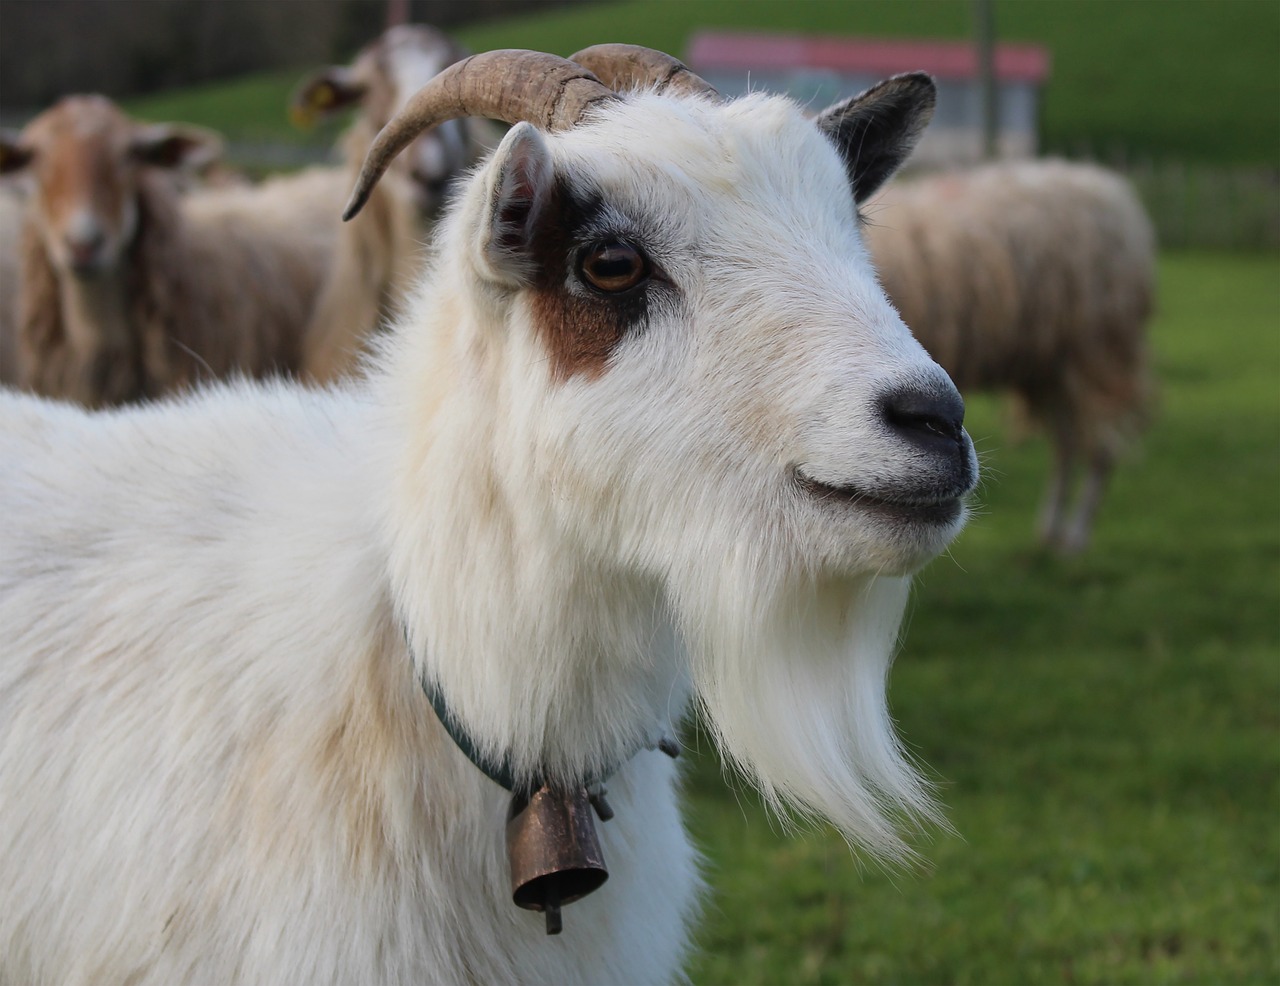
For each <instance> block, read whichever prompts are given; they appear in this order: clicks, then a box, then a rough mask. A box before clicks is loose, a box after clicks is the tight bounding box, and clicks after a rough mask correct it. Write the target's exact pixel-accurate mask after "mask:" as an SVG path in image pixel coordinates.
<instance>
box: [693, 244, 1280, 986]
mask: <svg viewBox="0 0 1280 986" xmlns="http://www.w3.org/2000/svg"><path fill="white" fill-rule="evenodd" d="M1160 274H1161V295H1160V307H1161V313H1160V315H1159V316H1158V318H1157V319H1156V321H1155V323H1154V325H1153V329H1152V332H1153V340H1154V345H1155V351H1156V365H1157V367H1158V372H1159V377H1160V381H1161V384H1162V394H1163V396H1162V405H1161V411H1160V416H1159V418H1158V421H1157V423H1156V424H1155V426H1154V427H1153V429H1152V430H1151V432H1150V433H1149V435H1148V436H1147V440H1146V441H1145V443H1144V447H1143V453H1142V455H1141V457H1140V458H1138V459H1137V460H1136V461H1133V462H1131V463H1128V464H1127V466H1126V467H1125V468H1122V469H1121V470H1120V471H1119V472H1118V474H1117V477H1116V481H1115V485H1114V488H1113V490H1112V495H1111V496H1110V498H1109V500H1108V501H1107V502H1106V503H1105V504H1104V509H1103V512H1102V517H1101V521H1100V524H1099V529H1098V534H1097V541H1096V544H1095V546H1094V549H1093V550H1092V551H1091V552H1090V553H1088V554H1087V555H1085V556H1084V557H1083V558H1080V559H1075V560H1070V561H1059V560H1052V559H1048V558H1046V557H1043V556H1042V555H1040V554H1038V553H1037V552H1035V551H1034V550H1032V548H1031V537H1030V534H1031V528H1032V523H1033V519H1034V516H1035V508H1036V506H1037V499H1038V496H1039V492H1040V483H1041V481H1042V478H1043V475H1044V472H1045V467H1046V453H1045V448H1044V446H1043V443H1042V442H1040V441H1038V440H1031V441H1027V442H1024V443H1022V444H1016V445H1015V444H1014V443H1012V442H1011V441H1010V440H1009V438H1008V437H1007V436H1008V435H1009V433H1010V429H1009V428H1008V427H1007V426H1006V424H1005V422H1004V421H1003V420H1002V413H1001V406H1000V405H999V404H998V403H997V402H994V401H971V414H970V427H971V430H972V433H973V435H974V436H975V439H976V440H977V441H978V443H979V446H980V447H981V448H982V449H983V450H984V463H985V468H986V479H985V481H984V483H983V488H982V496H981V508H980V512H979V516H977V517H976V518H975V520H974V521H973V522H972V524H971V526H970V529H969V530H968V531H966V533H965V534H963V535H962V536H961V539H960V541H959V542H958V544H957V545H956V546H955V548H954V550H953V551H952V552H951V555H950V557H945V558H943V559H940V560H939V561H937V562H935V563H934V564H933V565H932V566H931V567H930V568H929V569H927V570H926V572H925V573H924V574H923V576H922V577H921V578H920V579H919V584H918V589H917V592H916V598H915V603H914V607H913V614H912V618H911V621H910V626H909V629H908V631H907V633H906V636H905V642H904V646H903V649H902V653H901V655H900V657H899V660H898V663H897V665H896V666H895V670H894V676H893V684H892V700H893V705H894V709H895V714H896V715H897V717H898V719H899V722H900V724H901V728H902V733H903V736H904V737H905V739H906V740H907V741H908V744H909V745H910V746H911V748H912V749H913V750H915V751H916V752H917V753H918V754H919V755H920V757H921V758H922V759H923V760H924V761H926V762H927V763H928V764H929V765H930V766H931V767H932V768H933V770H934V771H935V772H936V776H937V777H938V779H939V782H940V785H941V791H942V796H943V798H944V800H945V801H946V802H947V804H948V805H949V807H950V812H949V814H950V817H951V819H952V821H953V822H954V825H955V828H956V830H957V834H955V835H947V834H936V837H935V838H934V839H933V840H932V841H928V842H923V843H921V844H920V847H919V848H920V849H921V851H922V853H923V854H924V855H925V856H926V857H927V859H928V861H929V865H928V867H927V869H922V870H919V871H913V872H893V873H885V872H882V871H880V870H878V869H875V868H866V869H865V870H860V869H859V866H858V865H857V864H856V863H855V861H854V860H853V859H852V858H851V856H850V854H849V852H848V850H847V849H846V848H845V846H844V844H843V843H842V842H841V841H840V840H839V838H838V837H836V836H834V835H832V834H830V833H817V834H810V835H808V836H803V837H786V836H782V835H780V834H778V833H777V832H776V831H775V829H776V825H774V826H771V824H770V821H769V819H768V818H767V817H766V816H765V815H764V814H763V813H762V812H761V811H760V809H759V808H758V806H757V803H756V802H755V800H754V798H753V797H752V795H751V794H750V792H748V791H745V790H743V789H742V787H741V785H736V786H734V787H730V786H727V785H726V784H725V783H724V782H723V780H722V778H721V774H720V767H719V765H718V763H717V761H716V760H715V758H714V756H713V755H711V754H710V753H709V752H707V753H704V754H703V755H701V756H700V757H698V758H696V765H695V768H694V770H693V773H692V778H691V795H692V802H693V806H694V811H693V816H692V818H693V829H694V832H695V834H696V836H697V838H698V840H699V842H700V843H701V845H702V846H703V847H704V849H705V850H706V852H707V855H708V857H709V865H710V869H711V880H712V884H713V887H714V896H713V898H712V900H711V907H710V910H709V913H708V920H707V922H706V924H705V926H704V929H703V933H702V935H701V945H702V951H701V953H700V955H699V956H698V958H697V960H696V961H695V963H694V964H693V966H692V968H691V973H692V978H693V980H694V982H695V983H744V984H745V983H854V982H857V983H974V984H984V983H986V984H996V983H1010V984H1012V983H1038V984H1039V983H1064V984H1066V983H1189V984H1190V983H1276V982H1280V260H1278V259H1277V258H1275V257H1238V256H1224V255H1217V256H1215V255H1200V256H1190V255H1177V256H1170V257H1166V258H1165V259H1164V261H1163V263H1162V265H1161V270H1160ZM704 746H705V744H704Z"/></svg>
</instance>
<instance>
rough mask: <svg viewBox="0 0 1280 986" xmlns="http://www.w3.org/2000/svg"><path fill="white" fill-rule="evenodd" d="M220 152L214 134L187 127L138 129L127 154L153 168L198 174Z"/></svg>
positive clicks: (159, 125) (161, 125)
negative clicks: (185, 170) (179, 169)
mask: <svg viewBox="0 0 1280 986" xmlns="http://www.w3.org/2000/svg"><path fill="white" fill-rule="evenodd" d="M222 150H223V144H222V138H221V137H220V136H219V135H218V134H216V133H214V131H212V130H206V129H205V128H204V127H193V126H191V125H189V124H176V123H156V124H152V125H151V126H146V127H139V128H138V130H137V131H136V132H135V133H134V135H133V137H132V139H131V140H130V141H129V154H130V155H131V156H132V157H133V158H134V160H136V161H140V162H141V163H143V164H149V165H152V166H153V167H157V168H185V169H187V170H190V171H199V170H200V169H201V168H205V167H208V166H209V165H210V164H212V163H213V162H214V161H217V160H218V159H219V158H221V157H222Z"/></svg>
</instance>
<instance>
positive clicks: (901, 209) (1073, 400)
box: [864, 160, 1155, 553]
mask: <svg viewBox="0 0 1280 986" xmlns="http://www.w3.org/2000/svg"><path fill="white" fill-rule="evenodd" d="M864 211H865V212H866V214H867V215H868V217H869V218H870V219H871V223H870V224H869V226H868V227H867V229H866V230H865V234H864V235H865V236H866V240H867V244H868V246H869V247H870V248H871V254H872V258H873V260H874V262H875V265H876V268H877V269H878V270H879V271H880V276H881V283H882V284H883V285H884V288H885V291H887V292H888V294H889V299H890V300H891V301H892V302H893V303H894V304H895V305H896V306H897V307H898V310H899V311H900V312H901V313H902V317H903V319H904V320H905V321H906V323H907V324H908V325H910V326H911V330H912V331H913V332H914V333H915V334H916V337H917V338H918V339H919V340H920V341H921V342H922V343H923V344H924V346H925V348H926V349H927V350H929V353H930V355H931V356H933V358H934V359H936V360H937V361H938V362H939V363H941V364H942V365H943V366H944V367H945V368H946V370H947V372H948V373H950V374H951V378H952V379H953V380H954V381H955V383H956V385H957V386H958V387H959V388H960V389H961V390H962V391H966V390H970V389H972V390H1003V391H1008V392H1011V393H1013V394H1014V395H1016V396H1017V397H1018V399H1019V401H1020V403H1021V404H1022V406H1023V408H1025V410H1026V412H1027V416H1028V418H1029V419H1030V420H1032V421H1033V422H1035V423H1037V424H1039V425H1040V426H1041V427H1043V428H1044V430H1045V431H1046V432H1047V433H1048V436H1049V439H1050V441H1051V442H1052V443H1053V448H1054V454H1055V461H1054V467H1053V472H1052V475H1051V477H1050V480H1049V484H1048V489H1047V492H1046V494H1045V500H1044V506H1043V508H1042V511H1041V518H1040V536H1041V539H1042V540H1043V541H1044V542H1045V543H1046V544H1048V545H1050V546H1051V547H1053V548H1056V549H1057V550H1059V551H1062V552H1064V553H1070V552H1077V551H1080V550H1082V549H1083V548H1084V547H1085V546H1086V545H1087V543H1088V540H1089V535H1090V532H1091V530H1092V527H1093V520H1094V516H1095V513H1096V511H1097V509H1098V505H1099V503H1100V502H1101V499H1102V494H1103V491H1104V489H1105V487H1106V483H1107V480H1108V478H1109V477H1110V474H1111V470H1112V468H1113V466H1114V464H1115V461H1116V459H1117V457H1118V456H1119V455H1120V454H1121V453H1122V452H1123V450H1124V449H1125V447H1126V445H1127V444H1128V442H1129V441H1131V440H1132V439H1133V437H1134V435H1135V434H1136V433H1137V432H1138V431H1140V430H1141V428H1142V427H1143V426H1144V425H1145V424H1146V422H1147V418H1148V416H1149V411H1150V403H1151V391H1152V388H1151V383H1150V368H1149V365H1148V356H1147V320H1148V318H1149V317H1150V314H1151V309H1152V304H1153V297H1154V294H1155V236H1154V233H1153V231H1152V227H1151V221H1150V219H1149V218H1148V217H1147V214H1146V212H1145V210H1144V209H1143V208H1142V204H1141V202H1140V201H1139V200H1138V197H1137V195H1136V194H1135V193H1134V191H1133V189H1132V187H1130V185H1129V183H1128V182H1126V181H1125V180H1124V179H1123V178H1122V177H1120V176H1119V175H1117V174H1115V173H1114V172H1111V171H1108V170H1106V169H1105V168H1100V167H1097V166H1096V165H1090V164H1076V163H1071V162H1068V161H1055V160H1046V161H1012V162H999V163H996V164H989V165H985V166H983V167H981V168H975V169H973V170H971V171H967V172H953V173H947V174H940V175H934V176H931V177H928V178H922V179H918V180H916V181H903V182H894V183H891V184H890V185H887V186H885V188H884V189H883V190H882V191H881V192H880V193H878V194H877V195H876V196H875V198H874V199H873V200H872V201H871V202H869V203H868V204H867V206H866V208H865V210H864ZM1082 473H1083V478H1081V474H1082ZM1077 485H1078V486H1079V489H1078V491H1076V492H1075V494H1074V498H1073V496H1072V492H1073V487H1075V486H1077Z"/></svg>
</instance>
